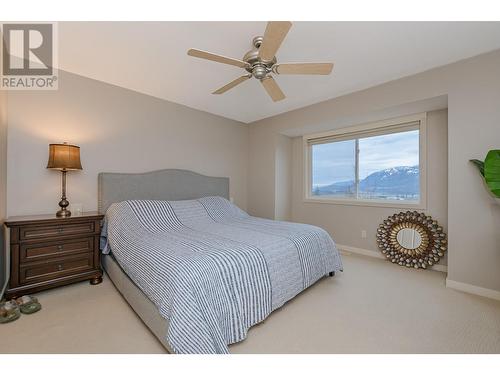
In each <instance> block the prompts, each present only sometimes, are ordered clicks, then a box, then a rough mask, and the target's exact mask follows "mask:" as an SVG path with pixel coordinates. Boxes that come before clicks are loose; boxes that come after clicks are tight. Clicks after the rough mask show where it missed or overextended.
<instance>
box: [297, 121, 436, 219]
mask: <svg viewBox="0 0 500 375" xmlns="http://www.w3.org/2000/svg"><path fill="white" fill-rule="evenodd" d="M411 126H414V127H415V129H418V130H419V171H420V175H419V178H420V200H419V202H418V203H408V202H405V203H399V202H400V201H395V200H389V201H387V200H377V199H351V198H326V197H325V196H322V197H321V198H320V197H314V196H313V195H312V194H311V187H312V186H311V182H312V175H311V174H312V171H311V169H312V168H311V162H312V155H311V152H312V147H310V146H311V145H312V144H314V143H316V144H317V143H320V142H318V140H319V139H321V138H323V141H322V142H326V140H327V139H328V138H330V139H334V138H338V139H339V140H340V139H341V138H348V137H349V136H356V138H357V139H359V138H363V135H364V134H365V136H376V135H381V134H392V133H398V132H401V131H404V129H405V127H406V128H410V127H411ZM367 133H370V134H367ZM351 139H352V138H351ZM314 140H316V142H314ZM302 147H303V162H304V176H303V177H304V178H303V181H304V187H303V202H306V203H327V204H336V205H350V206H351V205H352V206H367V207H390V208H406V209H415V210H425V209H427V113H426V112H423V113H417V114H414V115H409V116H403V117H397V118H392V119H387V120H381V121H376V122H370V123H366V124H362V125H355V126H349V127H344V128H341V129H336V130H333V131H329V132H323V133H316V134H309V135H304V136H303V137H302ZM356 157H358V155H357V156H356ZM357 169H358V168H356V170H357ZM357 173H358V171H356V174H357Z"/></svg>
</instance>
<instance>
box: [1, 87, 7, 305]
mask: <svg viewBox="0 0 500 375" xmlns="http://www.w3.org/2000/svg"><path fill="white" fill-rule="evenodd" d="M6 191H7V92H6V91H2V90H0V294H1V291H2V287H3V284H4V278H5V272H4V268H5V255H4V253H5V252H4V236H3V235H4V231H3V225H2V223H3V221H4V219H5V216H6V204H7V202H6ZM0 298H1V295H0Z"/></svg>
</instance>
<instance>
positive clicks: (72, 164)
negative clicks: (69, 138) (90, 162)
mask: <svg viewBox="0 0 500 375" xmlns="http://www.w3.org/2000/svg"><path fill="white" fill-rule="evenodd" d="M47 168H50V169H59V170H65V171H67V170H75V169H82V164H81V163H80V147H78V146H74V145H69V144H67V143H51V144H50V145H49V161H48V163H47Z"/></svg>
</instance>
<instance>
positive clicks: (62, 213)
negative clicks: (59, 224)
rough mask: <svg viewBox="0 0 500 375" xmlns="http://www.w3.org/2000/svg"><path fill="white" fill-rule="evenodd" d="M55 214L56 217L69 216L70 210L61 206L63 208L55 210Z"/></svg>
mask: <svg viewBox="0 0 500 375" xmlns="http://www.w3.org/2000/svg"><path fill="white" fill-rule="evenodd" d="M56 216H57V217H70V216H71V211H70V210H67V209H65V208H63V209H61V210H59V211H57V212H56Z"/></svg>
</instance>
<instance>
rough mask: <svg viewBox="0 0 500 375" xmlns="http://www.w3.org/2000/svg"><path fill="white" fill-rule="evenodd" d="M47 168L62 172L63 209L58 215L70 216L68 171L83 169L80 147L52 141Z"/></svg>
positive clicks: (61, 202) (61, 204)
mask: <svg viewBox="0 0 500 375" xmlns="http://www.w3.org/2000/svg"><path fill="white" fill-rule="evenodd" d="M47 168H49V169H57V170H59V171H61V173H62V197H61V201H60V202H59V207H61V209H60V210H59V211H57V213H56V216H57V217H69V216H71V211H69V210H68V206H69V201H68V200H67V199H66V172H67V171H75V170H79V169H82V164H81V162H80V147H78V146H74V145H69V144H67V143H51V144H50V145H49V161H48V163H47Z"/></svg>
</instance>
